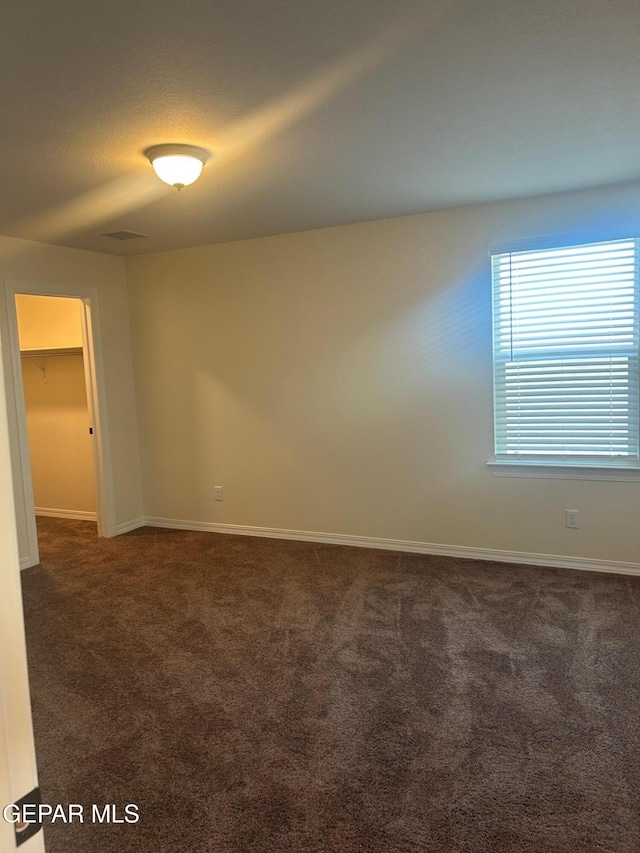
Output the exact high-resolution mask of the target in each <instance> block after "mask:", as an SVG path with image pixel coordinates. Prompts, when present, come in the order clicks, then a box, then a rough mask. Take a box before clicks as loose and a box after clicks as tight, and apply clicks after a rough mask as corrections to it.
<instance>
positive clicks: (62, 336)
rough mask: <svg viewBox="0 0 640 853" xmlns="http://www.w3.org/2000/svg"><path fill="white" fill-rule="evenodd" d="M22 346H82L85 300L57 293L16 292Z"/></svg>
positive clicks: (34, 347)
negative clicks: (65, 297) (52, 294)
mask: <svg viewBox="0 0 640 853" xmlns="http://www.w3.org/2000/svg"><path fill="white" fill-rule="evenodd" d="M16 312H17V315H18V333H19V335H20V349H23V350H24V349H51V348H53V347H81V346H82V303H81V302H80V300H79V299H59V298H57V297H55V296H32V295H28V294H23V293H18V294H17V295H16Z"/></svg>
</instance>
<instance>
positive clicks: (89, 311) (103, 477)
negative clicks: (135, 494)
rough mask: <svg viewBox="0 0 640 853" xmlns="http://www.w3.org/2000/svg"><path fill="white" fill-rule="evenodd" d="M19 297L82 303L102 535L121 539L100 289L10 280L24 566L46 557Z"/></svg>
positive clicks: (7, 290) (9, 322) (7, 286)
mask: <svg viewBox="0 0 640 853" xmlns="http://www.w3.org/2000/svg"><path fill="white" fill-rule="evenodd" d="M16 294H24V295H26V296H56V297H63V298H68V299H79V300H80V301H81V303H82V314H81V316H82V342H83V347H82V354H83V360H84V374H85V383H86V389H87V404H88V406H89V417H90V420H91V425H92V427H93V441H92V447H93V458H94V468H95V479H96V499H97V500H96V510H97V512H96V518H97V522H98V536H104V537H111V536H115V534H116V511H115V499H114V487H113V471H112V461H111V447H110V442H109V429H108V421H107V402H106V386H105V381H104V368H103V360H102V342H101V337H100V321H99V309H98V291H97V290H96V289H95V288H93V287H78V286H76V285H60V284H43V283H39V282H28V281H17V280H7V281H5V297H6V309H7V314H6V316H7V327H8V333H9V340H8V347H7V350H6V355H7V356H8V361H9V362H10V367H11V378H12V381H13V392H14V400H15V407H16V424H17V444H18V447H17V448H16V449H15V451H14V449H13V448H12V458H13V453H14V452H16V453H17V454H18V455H19V462H20V464H19V465H15V464H14V469H15V470H16V471H18V470H19V471H20V476H21V479H22V496H23V510H24V518H25V523H26V528H27V540H28V548H29V554H28V561H27V559H26V558H23V560H22V561H21V564H22V565H23V567H25V566H35V565H37V564H38V563H39V561H40V558H39V551H38V534H37V529H36V514H35V502H34V497H33V479H32V475H31V457H30V453H29V436H28V432H27V413H26V407H25V400H24V386H23V382H22V365H21V360H20V339H19V335H18V314H17V310H16V299H15V297H16Z"/></svg>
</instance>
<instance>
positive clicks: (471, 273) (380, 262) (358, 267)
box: [127, 185, 640, 562]
mask: <svg viewBox="0 0 640 853" xmlns="http://www.w3.org/2000/svg"><path fill="white" fill-rule="evenodd" d="M639 196H640V187H639V186H638V185H634V186H627V187H620V188H615V189H609V190H603V191H592V192H585V193H580V194H567V195H558V196H552V197H546V198H538V199H531V200H527V201H518V202H509V203H500V204H494V205H478V206H474V207H467V208H462V209H458V210H453V211H445V212H441V213H433V214H421V215H416V216H411V217H403V218H398V219H392V220H386V221H380V222H372V223H365V224H359V225H353V226H345V227H339V228H329V229H324V230H318V231H310V232H306V233H299V234H289V235H284V236H277V237H271V238H264V239H256V240H247V241H244V242H236V243H228V244H223V245H218V246H205V247H201V248H195V249H189V250H183V251H174V252H167V253H162V254H156V255H148V256H143V257H136V258H130V259H128V260H127V277H128V282H129V292H130V305H131V319H132V333H133V343H134V365H135V373H136V388H137V401H138V411H139V423H140V443H141V449H142V462H143V479H144V484H145V488H144V492H145V510H146V514H147V515H148V516H154V517H162V518H170V519H186V520H191V521H200V522H203V521H204V522H206V521H215V522H223V523H234V524H243V525H255V526H264V527H275V528H288V529H298V530H307V531H322V532H328V533H345V534H351V535H364V536H374V537H384V538H393V539H404V540H412V541H420V542H427V543H439V544H446V545H466V546H470V547H483V548H491V549H504V550H515V551H522V552H533V553H543V554H557V555H568V556H577V557H580V556H582V557H590V558H593V559H608V560H622V561H630V562H637V561H638V559H639V556H640V548H639V546H640V534H639V529H640V528H639V526H638V523H637V515H638V507H639V506H640V502H639V499H640V483H615V482H585V481H576V480H532V479H522V478H519V479H513V478H497V477H492V476H491V473H490V472H489V470H488V469H487V467H486V462H487V461H488V460H489V459H490V458H491V456H492V449H493V447H492V429H493V427H492V368H491V310H490V274H489V262H488V254H487V253H488V248H489V246H490V245H491V244H493V243H496V242H500V241H504V240H509V239H517V238H521V237H530V236H532V235H544V234H549V233H564V232H571V234H572V235H573V236H575V237H576V238H577V239H582V238H584V239H586V240H588V239H606V238H607V237H613V236H625V235H628V234H629V233H633V234H637V233H639V232H640V206H639V205H638V198H639ZM219 484H220V485H223V486H224V488H225V500H224V502H222V503H216V502H214V494H213V487H214V485H219ZM566 508H572V509H579V510H580V513H581V528H580V529H579V530H567V529H566V528H565V518H564V511H565V509H566Z"/></svg>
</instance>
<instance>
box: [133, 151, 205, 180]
mask: <svg viewBox="0 0 640 853" xmlns="http://www.w3.org/2000/svg"><path fill="white" fill-rule="evenodd" d="M144 153H145V154H146V156H147V158H148V160H149V162H150V163H151V165H152V166H153V168H154V169H155V173H156V175H157V176H158V177H159V178H160V180H161V181H164V182H165V184H171V186H172V187H175V188H176V189H177V190H181V189H182V188H183V187H188V186H189V184H192V183H193V182H194V181H197V180H198V178H199V177H200V173H201V172H202V167H203V166H204V164H205V163H206V162H207V160H208V159H209V158H210V157H211V154H210V153H209V151H207V150H206V149H205V148H198V146H197V145H180V144H178V143H169V144H168V145H154V146H153V148H148V149H147V150H146V151H145V152H144Z"/></svg>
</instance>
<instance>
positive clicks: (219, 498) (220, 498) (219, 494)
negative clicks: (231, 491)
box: [213, 486, 224, 501]
mask: <svg viewBox="0 0 640 853" xmlns="http://www.w3.org/2000/svg"><path fill="white" fill-rule="evenodd" d="M213 491H214V494H215V496H216V500H217V501H223V500H224V493H223V490H222V486H214V487H213Z"/></svg>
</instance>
